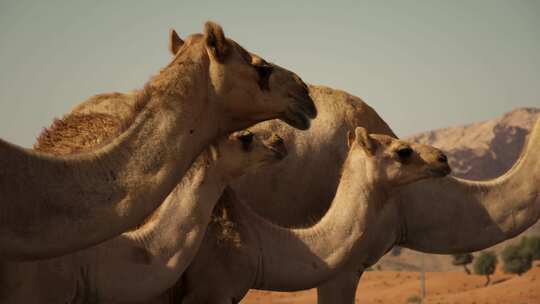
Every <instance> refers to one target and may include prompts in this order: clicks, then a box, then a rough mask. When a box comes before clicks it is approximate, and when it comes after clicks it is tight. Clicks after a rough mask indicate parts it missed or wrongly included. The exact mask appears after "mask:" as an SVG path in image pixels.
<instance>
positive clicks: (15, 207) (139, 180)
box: [0, 22, 316, 259]
mask: <svg viewBox="0 0 540 304" xmlns="http://www.w3.org/2000/svg"><path fill="white" fill-rule="evenodd" d="M170 37H171V39H170V49H171V51H173V52H174V53H175V57H174V59H173V60H172V61H171V63H169V65H167V66H166V67H165V68H164V69H162V70H161V71H160V73H159V74H158V75H157V76H155V77H153V78H152V79H151V80H150V81H149V82H148V83H147V84H146V85H145V87H144V89H143V90H141V91H139V92H136V93H134V94H132V95H131V96H132V97H133V98H134V102H133V103H132V104H131V105H132V106H133V107H132V108H130V113H129V114H126V115H127V116H129V119H124V120H122V121H119V120H118V119H116V118H115V117H113V116H109V117H97V118H98V119H97V120H91V121H88V122H87V123H88V124H91V123H98V124H101V125H102V126H103V128H104V129H106V130H111V132H112V130H113V129H118V128H114V127H111V126H112V125H115V124H116V125H117V124H119V123H121V124H122V128H120V129H121V130H120V131H118V130H114V131H118V132H117V133H115V134H114V135H115V136H114V137H113V138H114V140H110V141H103V142H96V143H95V144H98V146H99V147H96V148H95V149H94V150H92V151H90V152H87V153H82V154H79V155H73V156H67V157H60V156H52V155H47V154H44V153H40V152H35V151H30V150H26V149H23V148H20V147H17V146H14V145H11V144H9V143H7V142H4V141H1V140H0V168H2V170H0V204H1V211H0V214H1V217H0V257H1V258H4V259H36V258H46V257H53V256H58V255H61V254H65V253H69V252H72V251H75V250H77V249H81V248H85V247H88V246H91V245H94V244H97V243H99V242H102V241H104V240H106V239H109V238H111V237H114V236H116V235H118V234H120V233H122V232H123V231H125V230H127V229H128V228H130V227H133V226H134V225H136V224H138V223H140V222H141V221H142V220H143V219H144V217H145V216H147V215H148V214H149V213H150V212H152V211H153V210H154V209H155V208H156V207H157V206H159V204H161V203H162V202H163V200H164V199H165V197H166V195H167V194H169V193H170V191H171V190H172V189H173V188H174V186H175V185H176V184H177V183H178V182H179V181H180V179H181V177H182V176H183V175H184V173H185V171H186V170H187V169H188V168H189V165H190V164H191V163H192V161H193V160H194V158H195V157H196V156H197V155H198V154H199V153H200V152H201V151H202V150H203V148H204V147H206V146H207V145H208V144H209V143H210V142H211V141H212V140H214V139H215V138H216V137H217V136H219V135H220V134H225V133H227V132H230V131H233V130H236V129H241V128H244V127H247V126H250V125H252V124H254V123H256V122H259V121H263V120H267V119H272V118H280V119H282V120H284V121H285V122H287V123H289V124H290V125H292V126H294V127H297V128H299V129H307V128H308V127H309V120H310V118H313V117H315V115H316V110H315V107H314V105H313V102H312V100H311V99H310V97H309V95H308V91H307V86H306V85H305V84H304V83H303V82H302V81H301V79H300V78H299V77H298V76H296V75H295V74H293V73H292V72H290V71H287V70H285V69H283V68H280V67H278V66H276V65H273V64H270V63H267V62H266V61H264V60H263V59H262V58H260V57H259V56H257V55H254V54H250V53H249V52H247V51H246V50H244V49H243V48H242V47H241V46H240V45H238V44H237V43H236V42H234V41H232V40H230V39H226V38H225V36H224V34H223V30H222V29H221V27H220V26H218V25H217V24H214V23H211V22H208V23H206V25H205V32H204V34H203V35H201V34H195V35H191V36H189V37H188V38H187V39H186V41H185V42H184V41H182V40H181V39H180V38H179V37H178V35H177V34H176V32H174V31H172V32H171V36H170ZM127 116H125V117H124V118H126V117H127ZM72 118H73V117H72ZM86 118H87V117H77V118H74V119H82V120H85V119H86ZM56 127H58V128H61V127H62V125H61V122H59V123H58V125H57V126H54V127H53V128H56ZM71 131H72V132H73V133H74V134H75V135H74V136H79V134H78V132H79V131H81V130H71ZM111 135H112V134H111ZM43 137H44V138H43V139H42V142H44V143H45V142H47V141H48V140H54V139H52V138H49V137H50V136H49V135H48V134H47V133H45V134H44V136H43ZM110 137H111V136H109V138H110ZM79 138H80V140H81V142H84V141H88V140H89V141H92V140H95V138H93V135H92V134H88V133H87V134H86V137H83V136H80V137H79Z"/></svg>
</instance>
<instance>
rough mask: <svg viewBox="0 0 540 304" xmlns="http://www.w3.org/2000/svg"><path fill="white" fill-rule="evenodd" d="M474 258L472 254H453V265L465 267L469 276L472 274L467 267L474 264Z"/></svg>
mask: <svg viewBox="0 0 540 304" xmlns="http://www.w3.org/2000/svg"><path fill="white" fill-rule="evenodd" d="M473 259H474V257H473V255H472V254H470V253H459V254H452V264H453V265H455V266H463V268H464V269H465V272H466V273H467V274H471V271H470V270H469V268H467V265H468V264H470V263H472V261H473Z"/></svg>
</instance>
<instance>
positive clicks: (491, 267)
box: [473, 251, 497, 286]
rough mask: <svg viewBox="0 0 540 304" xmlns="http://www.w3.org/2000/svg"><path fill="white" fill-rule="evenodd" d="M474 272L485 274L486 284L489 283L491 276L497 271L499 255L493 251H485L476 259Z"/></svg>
mask: <svg viewBox="0 0 540 304" xmlns="http://www.w3.org/2000/svg"><path fill="white" fill-rule="evenodd" d="M473 267H474V273H476V274H480V275H485V276H486V278H487V281H486V286H487V285H489V282H490V278H489V276H490V275H492V274H493V273H494V272H495V268H496V267H497V256H496V255H495V254H494V253H493V252H491V251H484V252H482V253H480V255H479V256H478V257H477V258H476V259H475V260H474V266H473Z"/></svg>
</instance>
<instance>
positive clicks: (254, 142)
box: [210, 131, 287, 179]
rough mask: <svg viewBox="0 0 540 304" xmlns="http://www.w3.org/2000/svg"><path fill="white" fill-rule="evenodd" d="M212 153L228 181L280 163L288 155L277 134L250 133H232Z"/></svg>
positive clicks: (211, 148)
mask: <svg viewBox="0 0 540 304" xmlns="http://www.w3.org/2000/svg"><path fill="white" fill-rule="evenodd" d="M210 151H211V154H212V159H213V161H214V162H215V164H216V167H217V168H219V171H220V174H221V175H222V176H223V177H224V178H227V179H232V178H236V177H239V176H240V175H243V174H246V173H247V172H250V171H253V170H255V169H257V168H260V167H262V166H265V165H268V164H272V163H275V162H278V161H280V160H281V159H283V158H284V157H285V156H286V155H287V149H286V148H285V145H284V143H283V140H282V139H281V137H279V136H278V135H277V134H271V135H270V136H267V137H264V136H263V135H259V134H254V133H252V132H250V131H239V132H235V133H232V134H231V135H230V136H229V137H228V138H225V139H222V140H220V141H219V142H218V143H217V144H215V145H211V146H210Z"/></svg>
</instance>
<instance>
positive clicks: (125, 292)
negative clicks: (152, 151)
mask: <svg viewBox="0 0 540 304" xmlns="http://www.w3.org/2000/svg"><path fill="white" fill-rule="evenodd" d="M225 185H226V179H224V178H223V177H222V176H221V174H220V172H219V170H218V169H217V168H216V167H215V166H214V163H213V162H212V161H211V158H210V156H209V153H207V152H203V153H202V154H201V155H200V156H199V157H198V158H197V159H196V160H195V162H194V164H193V166H192V167H191V168H190V170H189V171H188V172H187V173H186V175H185V176H184V178H183V179H182V181H181V182H180V183H179V184H178V185H177V186H176V188H175V189H174V190H173V191H172V192H171V193H170V194H169V196H167V198H166V199H165V201H164V202H163V204H162V205H161V206H160V207H159V208H158V209H157V210H156V212H155V213H154V214H153V215H152V217H151V218H150V219H149V220H148V222H147V223H145V224H144V225H143V226H142V227H140V228H138V229H137V230H135V231H130V232H126V233H124V234H122V235H121V236H120V237H117V238H115V239H114V240H112V241H110V243H105V244H107V245H106V246H107V247H108V248H113V249H108V250H109V252H111V253H112V254H114V255H115V256H122V253H126V252H127V253H128V254H127V256H123V257H122V258H120V259H119V260H112V261H109V260H106V261H101V260H100V261H97V262H96V263H98V265H99V267H97V270H96V271H98V272H99V275H100V276H103V277H105V278H107V280H104V282H102V281H99V280H98V281H97V284H98V286H97V288H98V290H99V291H100V296H101V297H103V299H107V300H111V301H112V300H118V301H120V300H122V301H137V300H140V299H147V298H151V297H155V296H156V295H158V294H160V293H162V292H163V290H164V288H165V289H166V287H167V286H172V285H174V283H175V282H176V281H177V280H178V279H179V277H180V276H181V275H182V273H184V271H185V270H186V268H187V267H188V265H189V264H190V263H191V261H192V260H193V258H194V257H195V254H196V253H197V251H198V249H199V247H200V244H201V242H202V240H203V238H204V235H205V233H206V229H207V226H208V224H209V221H210V218H211V214H212V210H213V208H214V206H215V204H216V202H217V201H218V200H219V197H220V195H221V194H222V192H223V189H224V188H225ZM111 250H114V251H111ZM141 250H142V251H143V252H144V256H145V257H146V261H147V262H146V263H140V261H132V259H130V255H132V252H137V251H141ZM111 281H116V282H123V283H122V286H125V288H114V287H113V288H111V286H110V285H111V284H108V283H109V282H111ZM113 286H115V285H114V284H113Z"/></svg>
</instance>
